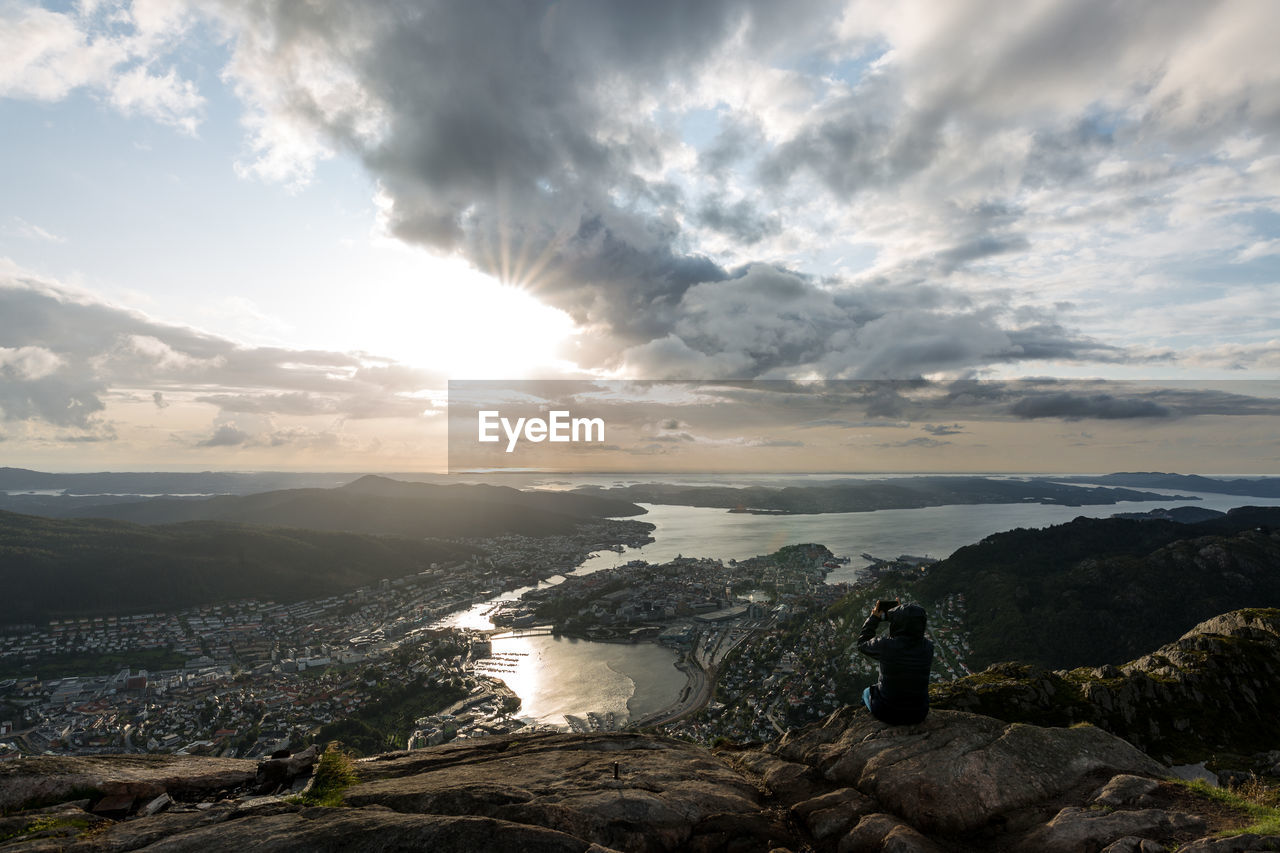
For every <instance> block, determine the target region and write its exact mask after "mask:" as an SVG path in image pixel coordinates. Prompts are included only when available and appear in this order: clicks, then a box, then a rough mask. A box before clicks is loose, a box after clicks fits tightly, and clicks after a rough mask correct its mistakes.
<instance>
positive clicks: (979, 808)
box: [773, 708, 1163, 835]
mask: <svg viewBox="0 0 1280 853" xmlns="http://www.w3.org/2000/svg"><path fill="white" fill-rule="evenodd" d="M836 732H838V736H836V737H834V738H832V735H833V734H835V733H836ZM773 749H775V750H776V752H777V753H778V754H779V755H781V756H782V757H784V758H789V759H791V760H794V761H798V762H801V763H803V764H806V765H808V766H809V767H812V768H813V769H814V770H815V771H817V772H818V773H819V774H821V776H822V777H823V778H825V779H827V780H829V781H830V782H832V783H835V784H838V785H842V786H847V787H852V788H855V789H857V790H858V791H860V792H861V793H863V794H865V795H866V796H868V797H870V798H872V799H874V800H875V801H876V802H877V803H879V804H880V805H881V806H882V809H883V810H885V811H890V812H893V813H894V814H899V815H904V816H910V818H911V823H912V824H913V825H914V826H916V827H919V828H920V829H923V830H924V831H926V832H938V833H943V834H949V835H954V834H963V833H965V832H970V831H972V830H975V829H979V828H981V827H984V826H986V825H987V824H988V823H990V822H991V821H992V820H993V819H995V818H997V817H999V816H1003V815H1006V814H1008V813H1009V812H1011V811H1013V810H1015V809H1018V808H1021V807H1023V806H1027V805H1030V804H1033V803H1038V802H1044V801H1047V800H1050V799H1052V798H1054V797H1057V796H1060V795H1062V794H1064V793H1066V792H1068V791H1070V790H1072V789H1073V788H1076V787H1077V786H1079V785H1081V784H1082V783H1086V782H1088V781H1090V780H1093V779H1096V778H1098V777H1099V776H1100V775H1105V776H1111V775H1115V774H1119V773H1142V774H1147V775H1150V776H1159V775H1161V774H1162V772H1163V767H1162V766H1161V765H1160V764H1159V763H1157V762H1155V761H1153V760H1152V759H1150V758H1148V757H1147V756H1146V755H1144V754H1142V753H1141V752H1139V751H1138V750H1137V749H1134V748H1133V747H1132V746H1130V745H1129V744H1127V743H1125V742H1124V741H1122V740H1120V739H1118V738H1115V737H1112V736H1111V735H1109V734H1107V733H1106V732H1103V731H1101V730H1100V729H1096V728H1093V727H1092V726H1083V727H1080V728H1073V729H1049V728H1040V727H1037V726H1028V725H1022V724H1006V723H1003V722H1001V721H999V720H994V719H992V718H990V717H979V716H975V715H972V714H961V713H957V712H955V711H935V712H933V713H931V714H930V715H929V717H928V719H926V720H925V722H923V723H922V724H920V725H918V726H886V725H884V724H883V723H880V722H879V721H877V720H875V719H874V718H872V717H871V716H870V715H869V714H866V713H864V712H861V711H859V710H857V709H852V708H846V709H845V710H844V711H842V712H840V713H837V714H835V715H833V716H832V717H830V718H829V719H828V720H827V721H826V722H825V723H824V724H823V725H822V726H818V727H814V728H810V729H806V730H802V731H801V732H800V733H799V734H798V735H787V736H784V737H783V738H782V740H781V741H779V742H778V744H777V745H776V746H775V747H773Z"/></svg>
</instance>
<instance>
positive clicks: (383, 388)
mask: <svg viewBox="0 0 1280 853" xmlns="http://www.w3.org/2000/svg"><path fill="white" fill-rule="evenodd" d="M0 341H5V342H6V343H7V344H8V345H7V346H5V347H0V376H3V378H4V381H3V382H0V411H2V415H3V418H4V419H5V420H12V421H25V420H37V421H44V422H46V423H49V424H52V425H55V426H62V427H75V428H78V429H81V430H84V431H86V434H94V435H98V434H102V428H103V424H102V422H101V416H102V412H103V410H104V408H105V403H104V402H103V398H104V397H105V395H107V394H108V393H110V392H111V391H113V390H115V389H133V390H143V391H151V400H152V402H153V403H154V404H155V405H156V406H157V407H160V408H165V407H167V406H169V405H171V403H172V396H173V393H174V392H182V391H187V390H190V389H197V388H211V387H215V388H223V389H236V390H235V391H223V392H220V393H216V394H204V395H200V396H199V397H198V399H199V400H200V401H201V402H206V403H210V404H212V405H216V406H219V407H220V408H223V409H225V410H226V411H230V412H258V413H279V414H299V415H302V414H331V415H335V416H344V417H411V416H414V415H417V414H420V413H421V412H422V410H423V409H424V408H425V403H424V402H423V401H421V400H414V399H412V398H409V397H407V396H402V394H403V392H408V391H416V390H421V389H423V388H428V387H441V386H442V385H443V381H442V379H441V378H440V377H438V376H433V375H432V374H430V373H427V372H424V371H416V370H412V369H409V368H403V367H400V366H397V365H392V364H387V363H385V362H384V363H378V362H376V361H372V360H369V359H365V358H363V357H360V356H357V355H352V354H348V353H337V352H325V351H320V350H291V349H284V348H277V347H242V346H239V345H237V344H235V343H234V342H232V341H229V340H226V339H224V338H219V337H216V336H214V335H209V334H206V333H204V332H199V331H197V330H194V329H190V328H185V327H182V326H173V325H167V324H163V323H158V322H156V321H154V320H151V319H149V318H147V317H145V316H143V315H141V314H136V313H133V312H130V311H125V310H122V309H120V308H116V307H114V306H111V305H108V304H105V303H101V302H96V301H88V300H84V299H81V298H78V297H74V296H72V295H70V294H68V293H67V292H66V291H63V290H60V289H59V288H57V287H56V286H54V285H51V284H49V283H48V282H43V281H39V280H35V279H25V280H20V279H10V280H7V281H4V282H0ZM371 361H372V363H371ZM166 395H168V396H166Z"/></svg>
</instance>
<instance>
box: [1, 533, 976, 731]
mask: <svg viewBox="0 0 1280 853" xmlns="http://www.w3.org/2000/svg"><path fill="white" fill-rule="evenodd" d="M608 534H609V532H608V531H604V530H599V529H589V530H587V531H584V532H582V533H580V534H579V535H577V536H574V537H547V538H540V539H530V538H527V537H520V536H502V537H495V538H492V539H486V540H472V541H470V542H469V544H471V545H474V546H477V547H478V548H480V549H481V550H482V551H483V552H484V554H485V555H486V556H484V557H475V558H472V559H471V560H468V561H466V562H464V563H460V564H458V565H450V566H440V565H433V566H429V567H426V568H424V569H423V570H422V571H421V572H419V573H418V574H415V575H411V576H409V577H404V578H395V579H383V580H382V581H380V582H379V583H377V584H375V585H372V586H368V587H362V588H360V589H357V590H353V591H351V592H350V593H348V594H346V595H339V596H328V597H325V598H321V599H310V600H304V601H299V602H294V603H291V604H287V605H286V604H279V603H272V602H261V601H254V600H247V601H239V602H233V603H228V604H224V605H220V606H209V607H200V608H191V609H187V610H183V611H179V612H175V613H152V614H137V615H132V616H107V617H95V618H80V619H60V620H52V621H51V622H50V624H49V625H48V626H47V627H46V628H44V629H43V630H39V631H36V632H34V633H30V634H24V635H20V636H7V637H3V638H0V665H3V669H2V670H0V672H3V673H4V675H5V676H6V678H5V679H4V680H3V681H0V756H4V757H14V756H17V755H20V754H24V753H25V754H34V753H42V752H51V753H93V752H118V751H126V752H130V751H153V752H180V753H192V754H211V755H220V756H236V757H259V756H264V755H269V754H270V753H272V752H274V751H275V750H278V749H283V748H289V747H295V748H296V747H298V746H299V745H301V744H305V743H308V742H313V741H322V742H327V741H328V740H331V739H338V740H340V741H342V742H343V743H344V744H346V745H348V746H351V747H353V748H355V749H357V750H358V751H362V752H376V751H384V750H390V749H402V748H410V749H412V748H415V747H420V746H427V745H433V744H437V743H441V742H444V741H447V740H451V739H454V738H467V737H483V736H485V735H488V734H497V733H506V732H511V731H516V730H520V729H522V728H526V727H528V725H529V724H528V722H527V721H522V720H521V719H520V717H519V708H520V698H519V697H518V696H516V695H515V694H514V693H513V692H512V691H511V690H510V689H509V688H507V686H506V685H505V684H504V683H503V681H502V675H503V672H504V670H507V669H509V668H510V664H511V663H512V660H511V659H510V658H504V657H503V656H502V654H495V653H494V652H493V649H492V642H491V640H490V637H491V636H493V635H494V634H495V631H477V630H471V629H461V628H456V627H442V626H441V624H440V623H441V620H442V619H443V618H444V617H446V616H448V615H450V614H453V613H456V612H458V611H460V610H464V609H466V608H468V607H471V606H472V605H473V604H475V603H476V602H478V601H484V600H487V599H488V598H490V597H492V596H493V595H495V594H496V593H497V592H499V591H502V590H512V589H519V588H521V587H526V586H531V585H534V584H537V582H538V581H539V580H544V579H546V578H548V577H553V576H555V575H559V574H565V573H568V572H570V571H572V570H573V569H574V568H575V567H576V566H577V565H578V564H580V563H582V562H583V560H584V559H585V558H586V556H587V554H588V553H589V552H590V551H591V550H599V549H600V547H601V546H602V542H604V543H607V544H605V545H604V546H603V547H608V548H610V549H613V548H614V547H615V546H614V545H612V544H608V543H610V542H611V540H610V539H609V535H608ZM613 534H614V535H613V540H616V539H617V538H618V537H617V535H616V534H617V531H613ZM864 556H865V557H870V555H864ZM871 559H872V561H873V566H872V567H871V569H870V570H869V571H868V572H867V573H866V574H867V576H868V577H867V581H866V582H864V583H861V584H859V585H857V586H851V585H848V584H834V585H832V584H827V583H826V582H825V577H826V575H827V573H828V572H830V571H831V569H833V568H835V567H837V566H839V565H841V564H842V563H843V562H847V559H845V558H838V557H836V556H835V555H834V554H832V553H831V552H830V551H829V550H828V549H826V548H825V547H823V546H820V545H796V546H788V547H786V548H783V549H782V550H780V551H778V552H777V553H775V554H773V555H769V556H767V557H755V558H751V559H747V560H741V561H737V560H730V561H728V562H727V563H725V562H723V561H721V560H714V559H708V558H694V557H677V558H676V559H675V560H673V561H671V562H669V563H665V564H659V565H650V564H649V563H646V562H644V561H639V560H633V561H631V562H630V563H628V564H626V565H624V566H619V567H617V568H606V569H600V570H598V571H595V572H591V573H587V574H580V575H579V574H575V575H570V576H568V577H566V578H565V579H564V580H563V581H562V582H560V583H557V584H554V585H547V586H537V587H535V588H533V589H529V590H528V591H526V592H525V593H524V594H523V596H521V597H520V598H519V599H517V600H514V601H504V602H502V603H501V604H499V605H497V606H496V607H495V608H494V609H493V610H492V611H491V612H490V613H489V616H490V618H491V619H492V621H493V623H494V624H495V626H497V628H496V631H497V632H502V631H508V632H510V631H512V630H515V631H532V630H542V631H550V632H555V633H557V634H564V635H568V636H574V635H576V636H582V637H584V638H589V639H592V640H596V641H609V642H622V643H634V642H658V643H660V644H662V645H664V646H668V647H670V648H672V649H673V650H675V652H676V654H677V658H676V661H675V665H676V667H677V668H678V669H679V670H680V671H681V672H682V673H684V675H685V677H686V679H687V683H686V686H685V687H684V689H683V690H681V691H680V694H679V696H678V697H675V698H674V699H673V701H672V702H671V704H670V705H669V706H668V707H666V708H663V709H661V710H660V711H657V712H654V713H651V714H647V715H645V717H644V718H643V719H637V720H628V719H626V718H625V716H622V715H619V714H616V713H614V712H611V711H610V712H604V711H597V710H595V709H582V713H581V714H580V715H566V717H565V722H564V725H563V726H559V728H562V729H564V728H568V729H571V730H578V731H587V730H593V729H612V728H621V727H623V726H624V725H631V726H635V727H640V726H666V727H667V730H668V731H669V732H670V733H671V734H674V735H677V736H680V737H684V738H690V739H694V740H698V741H703V742H709V741H711V740H714V739H715V738H716V737H720V736H723V735H724V734H725V733H727V732H731V731H734V732H749V733H751V734H752V735H753V736H755V737H758V738H760V739H765V738H768V737H771V736H773V735H774V734H776V733H777V732H780V731H783V730H785V728H787V727H789V726H793V725H797V724H800V723H803V722H807V721H810V720H813V719H817V718H818V717H820V716H822V715H823V714H825V713H827V712H829V711H831V710H834V709H835V708H836V707H839V706H840V705H843V704H848V703H849V702H851V701H855V700H856V697H857V694H858V693H859V692H860V691H861V689H862V687H863V686H865V685H866V684H867V683H870V681H871V680H873V679H874V674H873V669H872V667H873V665H872V664H871V662H870V661H868V660H865V659H863V658H862V656H861V655H859V654H858V653H857V652H856V650H855V649H852V646H851V638H852V637H855V636H856V631H857V627H858V625H860V623H861V619H862V617H863V615H865V612H866V610H867V609H869V602H870V601H873V600H874V598H875V597H876V596H879V597H897V596H902V597H903V598H904V600H905V599H906V598H908V597H909V592H910V579H911V578H912V577H914V576H918V575H919V574H920V573H921V572H922V571H923V570H924V569H927V563H925V564H923V565H922V564H921V563H920V562H919V558H908V557H906V556H905V555H904V557H903V558H900V560H899V561H893V562H887V561H881V560H876V559H875V558H871ZM963 609H964V597H963V595H960V594H956V595H952V596H948V597H947V598H946V599H944V600H943V601H942V602H938V603H937V604H936V605H932V606H931V609H930V627H931V634H932V637H933V639H934V641H935V645H936V649H937V652H936V655H935V675H934V677H935V678H936V679H941V678H954V677H957V676H958V675H960V674H964V673H967V672H968V669H967V668H966V667H965V664H964V660H965V655H966V654H967V653H968V642H967V638H966V636H965V634H964V632H963V629H962V619H963ZM833 648H839V649H840V652H839V653H837V654H832V649H833ZM41 661H43V662H51V661H62V662H63V665H64V666H66V665H68V664H67V663H66V662H68V661H84V662H86V663H85V665H88V662H92V661H98V662H100V663H103V664H105V663H111V664H112V667H111V669H109V670H106V671H100V672H88V673H82V674H76V675H70V674H67V675H63V676H62V677H49V678H41V677H40V673H39V672H30V673H29V674H26V673H24V664H25V667H26V668H30V667H31V665H32V663H33V662H41ZM544 727H545V726H544Z"/></svg>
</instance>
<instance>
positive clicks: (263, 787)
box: [254, 744, 319, 794]
mask: <svg viewBox="0 0 1280 853" xmlns="http://www.w3.org/2000/svg"><path fill="white" fill-rule="evenodd" d="M280 752H285V750H280ZM272 756H273V757H272V758H269V759H267V760H266V761H263V762H261V763H260V764H258V768H257V770H256V772H255V776H254V780H255V782H256V783H257V785H258V793H259V794H270V793H273V792H275V791H277V790H279V789H280V788H282V787H286V786H288V785H291V784H293V780H294V779H297V778H298V777H299V776H305V775H309V774H310V773H311V769H312V768H313V767H314V766H315V763H316V760H317V759H318V757H319V755H318V753H317V751H316V745H315V744H312V745H311V746H309V747H307V748H306V749H304V750H302V752H299V753H297V754H296V755H288V754H286V755H284V756H280V755H278V753H272Z"/></svg>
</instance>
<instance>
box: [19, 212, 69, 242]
mask: <svg viewBox="0 0 1280 853" xmlns="http://www.w3.org/2000/svg"><path fill="white" fill-rule="evenodd" d="M12 222H13V225H12V226H11V227H9V228H8V229H6V230H7V231H8V232H9V233H11V234H17V235H18V236H19V237H23V238H25V239H27V240H38V241H40V242H42V243H65V242H67V238H66V237H61V236H59V235H57V234H54V233H53V232H52V231H48V230H46V229H44V228H41V227H40V226H39V225H35V224H33V223H31V222H28V221H26V220H25V219H23V218H22V217H20V216H14V217H12Z"/></svg>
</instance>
